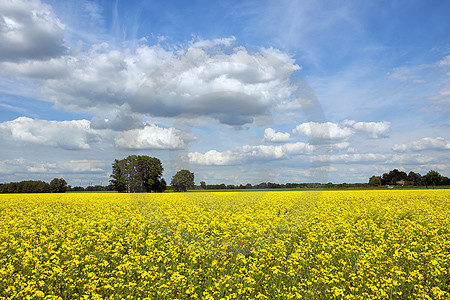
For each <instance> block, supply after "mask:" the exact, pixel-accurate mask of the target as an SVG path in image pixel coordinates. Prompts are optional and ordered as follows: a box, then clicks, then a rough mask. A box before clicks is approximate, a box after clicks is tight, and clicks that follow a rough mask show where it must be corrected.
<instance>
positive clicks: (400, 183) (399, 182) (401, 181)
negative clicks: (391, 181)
mask: <svg viewBox="0 0 450 300" xmlns="http://www.w3.org/2000/svg"><path fill="white" fill-rule="evenodd" d="M397 184H398V185H401V186H404V185H405V181H404V180H403V179H402V180H399V181H397Z"/></svg>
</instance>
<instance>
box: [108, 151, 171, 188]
mask: <svg viewBox="0 0 450 300" xmlns="http://www.w3.org/2000/svg"><path fill="white" fill-rule="evenodd" d="M163 171H164V168H163V166H162V163H161V161H160V160H159V159H157V158H155V157H150V156H147V155H129V156H128V157H126V158H124V159H121V160H117V159H116V160H114V162H113V164H112V173H111V176H110V177H111V178H112V179H111V180H110V182H111V185H112V186H113V187H114V189H115V190H117V191H118V192H130V193H138V192H151V191H154V192H160V191H164V190H165V188H166V187H165V186H166V184H165V181H164V182H162V179H161V176H162V174H163Z"/></svg>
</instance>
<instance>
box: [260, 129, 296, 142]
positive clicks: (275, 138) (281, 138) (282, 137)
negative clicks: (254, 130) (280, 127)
mask: <svg viewBox="0 0 450 300" xmlns="http://www.w3.org/2000/svg"><path fill="white" fill-rule="evenodd" d="M290 140H291V135H290V134H289V133H288V132H276V131H275V130H274V129H272V128H266V129H265V130H264V141H265V142H269V143H284V142H289V141H290Z"/></svg>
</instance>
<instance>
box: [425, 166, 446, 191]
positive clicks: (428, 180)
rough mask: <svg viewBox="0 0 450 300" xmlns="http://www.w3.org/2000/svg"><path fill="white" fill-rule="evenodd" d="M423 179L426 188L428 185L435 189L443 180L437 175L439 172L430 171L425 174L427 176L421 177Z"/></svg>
mask: <svg viewBox="0 0 450 300" xmlns="http://www.w3.org/2000/svg"><path fill="white" fill-rule="evenodd" d="M423 179H424V181H425V185H426V186H427V187H428V186H430V185H431V186H433V187H435V186H436V185H438V184H439V183H441V181H442V180H443V177H442V175H441V174H439V172H437V171H434V170H431V171H430V172H428V173H427V175H425V176H424V177H423Z"/></svg>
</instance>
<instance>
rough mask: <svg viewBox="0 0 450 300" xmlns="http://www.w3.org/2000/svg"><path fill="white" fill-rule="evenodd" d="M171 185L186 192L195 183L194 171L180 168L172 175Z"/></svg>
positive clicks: (176, 189) (179, 190)
mask: <svg viewBox="0 0 450 300" xmlns="http://www.w3.org/2000/svg"><path fill="white" fill-rule="evenodd" d="M170 185H171V186H172V188H173V189H174V190H175V191H177V192H186V191H187V190H188V189H191V188H193V187H194V185H195V183H194V173H192V172H190V171H189V170H180V171H178V172H177V173H176V174H175V175H174V176H173V177H172V182H171V183H170Z"/></svg>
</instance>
